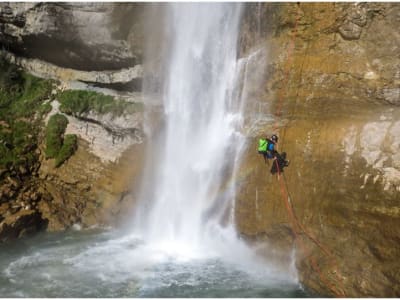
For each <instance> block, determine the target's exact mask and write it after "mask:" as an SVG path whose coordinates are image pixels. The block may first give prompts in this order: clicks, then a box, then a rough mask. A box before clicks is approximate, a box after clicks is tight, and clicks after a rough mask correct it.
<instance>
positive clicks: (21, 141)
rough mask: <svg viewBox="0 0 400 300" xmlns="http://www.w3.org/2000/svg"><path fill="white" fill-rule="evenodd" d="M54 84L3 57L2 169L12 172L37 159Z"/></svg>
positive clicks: (0, 89) (0, 95)
mask: <svg viewBox="0 0 400 300" xmlns="http://www.w3.org/2000/svg"><path fill="white" fill-rule="evenodd" d="M51 89H52V82H51V81H49V80H42V79H39V78H36V77H34V76H32V75H29V74H26V73H24V72H22V71H20V70H19V69H18V68H17V67H16V66H15V65H12V64H10V63H8V62H6V61H5V60H4V59H3V58H0V169H11V168H13V167H14V168H15V167H17V166H20V165H27V164H31V163H33V161H34V160H36V159H37V157H36V155H35V152H34V150H35V149H36V148H37V145H38V143H37V136H38V133H39V129H40V127H39V125H40V122H41V120H42V117H43V115H44V114H45V113H47V112H48V111H49V105H48V104H45V103H44V102H45V100H46V99H48V98H49V97H50V95H51Z"/></svg>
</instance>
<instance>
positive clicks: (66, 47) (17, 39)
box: [0, 2, 145, 70]
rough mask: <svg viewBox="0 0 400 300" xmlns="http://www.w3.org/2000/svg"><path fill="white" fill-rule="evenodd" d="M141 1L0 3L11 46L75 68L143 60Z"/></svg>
mask: <svg viewBox="0 0 400 300" xmlns="http://www.w3.org/2000/svg"><path fill="white" fill-rule="evenodd" d="M144 6H145V5H144V4H141V3H78V2H75V3H72V2H71V3H67V2H65V3H62V2H59V3H13V2H2V3H1V4H0V43H1V44H2V45H3V46H4V47H5V48H6V49H7V50H9V51H11V52H13V53H15V54H17V55H19V56H24V57H28V58H38V59H41V60H45V61H48V62H50V63H53V64H56V65H58V66H62V67H69V68H73V69H77V70H107V69H119V68H127V67H131V66H134V65H136V64H138V63H139V62H140V61H141V60H142V55H143V50H142V45H143V33H142V28H141V26H142V24H143V20H142V18H143V9H144Z"/></svg>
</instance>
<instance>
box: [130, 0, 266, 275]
mask: <svg viewBox="0 0 400 300" xmlns="http://www.w3.org/2000/svg"><path fill="white" fill-rule="evenodd" d="M166 10H167V17H166V19H167V21H166V24H167V25H166V28H167V29H166V31H167V33H168V35H167V36H168V40H167V41H166V44H167V46H168V47H167V51H166V52H167V53H168V55H166V57H164V59H165V60H166V62H165V63H164V64H163V66H165V74H164V78H163V79H164V82H163V85H162V87H163V89H162V99H163V105H164V106H163V107H164V122H165V124H164V127H163V130H162V132H161V133H159V135H158V136H157V138H155V140H154V141H153V142H152V143H151V145H150V150H149V151H148V153H149V158H148V164H147V166H146V172H147V175H146V176H145V180H144V184H143V187H142V191H141V195H140V198H141V199H140V200H141V206H140V207H139V208H138V209H137V214H136V218H135V219H136V220H137V224H136V225H135V229H136V233H137V234H138V235H139V236H140V237H141V238H142V239H143V240H144V243H145V244H146V247H148V249H149V252H157V251H160V253H162V254H161V255H164V256H165V255H166V256H167V257H170V258H172V259H174V260H181V259H183V260H186V259H189V260H190V259H193V258H209V257H219V258H223V260H224V261H229V262H232V263H235V264H240V265H242V266H243V267H244V269H246V270H248V269H252V270H254V269H259V270H262V272H265V270H266V269H267V270H268V269H269V271H272V269H273V268H272V267H270V268H268V267H267V265H266V264H260V258H259V257H257V256H256V255H255V253H254V249H250V248H249V247H248V246H247V245H246V244H245V243H244V242H243V241H242V240H240V239H239V237H238V234H237V232H236V230H235V220H234V201H235V172H236V169H237V166H238V165H239V162H240V157H241V154H242V152H243V150H244V148H245V145H246V143H245V136H244V135H243V134H242V133H241V132H242V131H243V127H244V124H243V123H244V120H245V118H244V116H243V111H244V110H245V106H246V105H245V103H244V102H245V100H246V98H247V92H246V82H247V77H248V75H247V72H248V68H247V63H248V62H249V61H253V60H252V59H251V57H253V56H250V57H249V59H241V60H239V61H238V59H237V45H238V33H239V23H240V15H241V5H240V4H232V3H211V4H208V3H190V4H189V3H178V4H171V5H168V6H167V7H166ZM157 249H158V250H157Z"/></svg>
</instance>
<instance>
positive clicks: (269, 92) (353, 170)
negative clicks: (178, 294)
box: [236, 3, 400, 297]
mask: <svg viewBox="0 0 400 300" xmlns="http://www.w3.org/2000/svg"><path fill="white" fill-rule="evenodd" d="M399 14H400V6H398V5H397V4H389V3H387V4H386V3H385V4H383V3H379V4H378V3H363V4H361V3H357V4H354V3H300V4H294V3H293V4H291V3H286V4H262V5H260V4H250V5H249V6H248V7H247V11H246V13H245V15H244V24H243V30H244V32H243V35H242V39H241V48H242V56H244V57H246V56H248V55H250V54H251V53H253V52H254V51H255V49H259V48H267V49H268V51H267V52H268V53H269V56H268V65H267V67H266V70H267V72H266V74H265V81H264V84H263V88H262V89H261V90H259V91H258V93H257V94H256V96H255V97H253V98H250V99H249V106H254V107H260V108H261V109H259V110H258V112H257V113H255V112H254V111H253V112H252V113H249V116H248V118H249V119H252V120H253V121H254V120H256V118H258V119H260V120H263V122H261V121H260V122H258V123H256V125H257V126H256V127H255V128H253V129H252V130H251V131H250V132H248V135H249V136H251V137H252V138H253V142H252V143H250V144H249V148H248V149H249V150H248V153H246V155H245V157H244V159H243V165H242V171H241V175H240V177H239V183H240V189H239V192H238V199H237V212H236V213H237V221H238V227H239V229H240V231H241V232H242V233H243V234H245V235H248V236H253V237H254V238H256V239H267V240H269V241H274V239H275V238H274V237H276V236H277V235H281V236H286V237H287V239H291V240H292V241H293V245H296V248H297V267H298V269H299V272H300V277H301V281H302V282H303V283H304V284H305V285H306V286H308V287H310V288H312V289H314V290H316V291H318V293H319V294H320V295H332V296H343V295H345V296H347V297H398V296H399V295H400V289H399V286H400V277H399V272H398V271H397V270H398V269H399V268H400V265H399V261H398V258H399V255H400V246H399V239H398V237H399V236H400V231H399V228H400V227H399V225H400V210H399V199H400V189H399V182H400V168H399V161H400V160H399V158H400V157H399V153H400V143H399V141H400V140H399V139H400V130H399V122H400V107H399V101H398V98H399V88H400V82H399V68H398V67H399V65H400V59H399V56H398V54H397V53H398V51H399V50H400V49H399V48H400V43H399V41H400V36H399V34H398V30H397V28H398V27H399V25H400V20H399V18H398V16H399ZM249 20H253V22H249ZM257 20H258V21H257ZM260 114H261V116H260ZM275 128H277V129H275ZM274 131H277V133H278V135H279V136H280V141H279V144H278V146H279V149H280V151H286V152H287V153H288V156H289V159H290V160H291V164H290V166H289V168H287V169H285V172H284V177H283V178H282V180H283V181H281V180H279V179H277V177H276V176H272V175H271V174H270V173H269V169H270V166H271V163H270V165H265V164H264V162H263V159H262V157H260V156H259V155H258V154H257V152H256V148H257V145H256V140H257V139H258V138H259V137H261V136H263V135H265V134H272V133H273V132H274ZM286 191H287V192H286ZM287 193H288V195H289V200H290V202H289V204H287V203H288V202H286V200H285V199H288V196H287ZM290 204H291V207H293V211H294V214H295V218H294V217H290V209H289V210H288V209H287V206H286V205H290ZM296 219H297V220H298V222H299V223H300V224H302V226H303V227H302V228H298V226H297V222H296V221H295V220H296ZM287 228H291V230H290V231H289V232H288V231H287ZM310 236H311V237H313V238H315V241H313V240H312V239H311V238H310ZM342 291H343V292H344V294H342V293H341V292H342Z"/></svg>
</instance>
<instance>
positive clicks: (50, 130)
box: [45, 114, 68, 158]
mask: <svg viewBox="0 0 400 300" xmlns="http://www.w3.org/2000/svg"><path fill="white" fill-rule="evenodd" d="M67 125H68V119H67V117H66V116H64V115H61V114H55V115H53V116H51V117H50V119H49V122H48V124H47V128H46V150H45V153H46V158H56V157H57V155H58V153H59V152H60V150H61V147H62V145H63V135H64V132H65V129H66V128H67Z"/></svg>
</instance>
